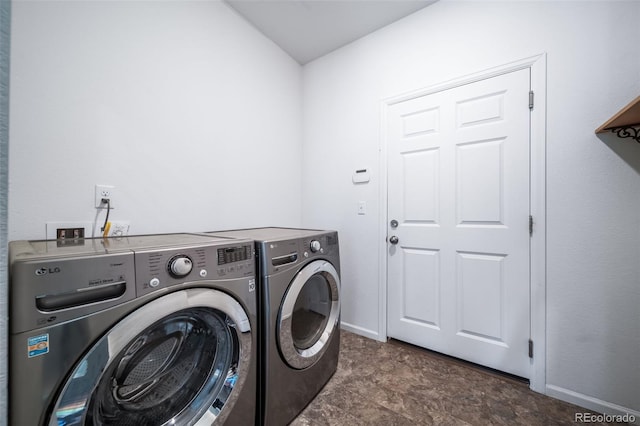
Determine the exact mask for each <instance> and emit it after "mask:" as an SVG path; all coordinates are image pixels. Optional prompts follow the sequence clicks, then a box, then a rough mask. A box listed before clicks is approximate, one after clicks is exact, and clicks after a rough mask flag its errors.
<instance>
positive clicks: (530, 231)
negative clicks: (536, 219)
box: [529, 215, 533, 236]
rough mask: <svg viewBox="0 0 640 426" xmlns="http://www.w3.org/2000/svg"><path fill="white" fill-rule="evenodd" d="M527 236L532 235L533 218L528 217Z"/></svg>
mask: <svg viewBox="0 0 640 426" xmlns="http://www.w3.org/2000/svg"><path fill="white" fill-rule="evenodd" d="M529 235H530V236H531V235H533V216H531V215H529Z"/></svg>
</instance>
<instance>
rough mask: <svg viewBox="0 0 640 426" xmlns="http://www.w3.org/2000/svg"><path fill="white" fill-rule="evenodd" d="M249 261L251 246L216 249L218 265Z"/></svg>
mask: <svg viewBox="0 0 640 426" xmlns="http://www.w3.org/2000/svg"><path fill="white" fill-rule="evenodd" d="M248 259H251V246H250V245H246V246H238V247H225V248H220V249H218V265H224V264H226V263H233V262H240V261H243V260H248Z"/></svg>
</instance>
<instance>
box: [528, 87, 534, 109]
mask: <svg viewBox="0 0 640 426" xmlns="http://www.w3.org/2000/svg"><path fill="white" fill-rule="evenodd" d="M529 109H530V110H533V90H530V91H529Z"/></svg>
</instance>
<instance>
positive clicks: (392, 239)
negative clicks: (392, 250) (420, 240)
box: [389, 235, 400, 245]
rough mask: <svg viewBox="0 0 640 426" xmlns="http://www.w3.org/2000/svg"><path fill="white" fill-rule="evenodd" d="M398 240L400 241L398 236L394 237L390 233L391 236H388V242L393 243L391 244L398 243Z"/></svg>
mask: <svg viewBox="0 0 640 426" xmlns="http://www.w3.org/2000/svg"><path fill="white" fill-rule="evenodd" d="M398 241H400V240H399V239H398V237H396V236H395V235H392V236H391V237H389V242H390V243H391V244H393V245H396V244H398Z"/></svg>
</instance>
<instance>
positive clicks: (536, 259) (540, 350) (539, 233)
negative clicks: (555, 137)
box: [378, 53, 547, 393]
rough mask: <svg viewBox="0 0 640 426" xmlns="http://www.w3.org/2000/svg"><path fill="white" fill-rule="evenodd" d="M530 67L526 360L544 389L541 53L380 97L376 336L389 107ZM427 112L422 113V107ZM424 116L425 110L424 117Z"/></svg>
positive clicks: (382, 305) (382, 278)
mask: <svg viewBox="0 0 640 426" xmlns="http://www.w3.org/2000/svg"><path fill="white" fill-rule="evenodd" d="M527 68H528V69H530V75H531V90H532V91H533V92H534V93H535V105H534V107H533V109H532V110H531V115H530V120H531V122H530V138H531V140H530V154H529V155H530V211H531V215H532V216H533V221H534V227H533V233H532V236H531V239H530V256H531V258H530V262H531V268H530V274H531V276H530V282H531V285H530V305H531V306H530V312H531V318H530V336H531V339H532V340H533V342H534V349H533V358H532V359H531V376H530V388H531V389H532V390H534V391H537V392H541V393H545V389H546V344H545V342H546V68H547V65H546V53H543V54H540V55H536V56H532V57H528V58H524V59H521V60H518V61H514V62H510V63H507V64H504V65H500V66H497V67H494V68H490V69H487V70H484V71H480V72H476V73H473V74H469V75H466V76H462V77H458V78H454V79H452V80H448V81H445V82H442V83H439V84H435V85H433V86H429V87H425V88H421V89H418V90H413V91H410V92H407V93H403V94H400V95H397V96H393V97H389V98H386V99H383V100H382V101H381V111H380V126H381V127H380V135H381V138H380V157H379V169H380V184H379V198H380V205H381V206H384V208H381V209H380V217H379V228H378V233H379V241H380V246H379V265H380V270H379V294H380V297H379V312H380V317H379V330H380V333H379V334H378V337H379V340H381V341H385V340H386V336H387V290H388V287H387V244H386V238H387V229H388V221H389V220H390V219H391V218H389V217H388V214H387V203H388V196H387V190H388V188H387V179H388V174H387V164H388V163H387V160H388V158H387V157H388V140H387V131H386V127H387V123H388V109H389V107H390V106H392V105H395V104H397V103H400V102H404V101H407V100H411V99H415V98H418V97H422V96H425V95H430V94H434V93H438V92H441V91H444V90H448V89H452V88H455V87H459V86H462V85H465V84H469V83H474V82H477V81H481V80H485V79H489V78H492V77H495V76H499V75H503V74H507V73H510V72H513V71H518V70H522V69H527ZM425 112H426V111H425ZM427 116H428V114H425V117H427ZM412 118H413V119H414V120H413V121H410V123H409V126H408V127H409V128H408V130H409V131H422V132H424V131H427V133H429V131H437V129H434V128H433V126H430V125H429V123H428V122H427V123H420V122H418V121H417V119H418V117H412Z"/></svg>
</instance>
